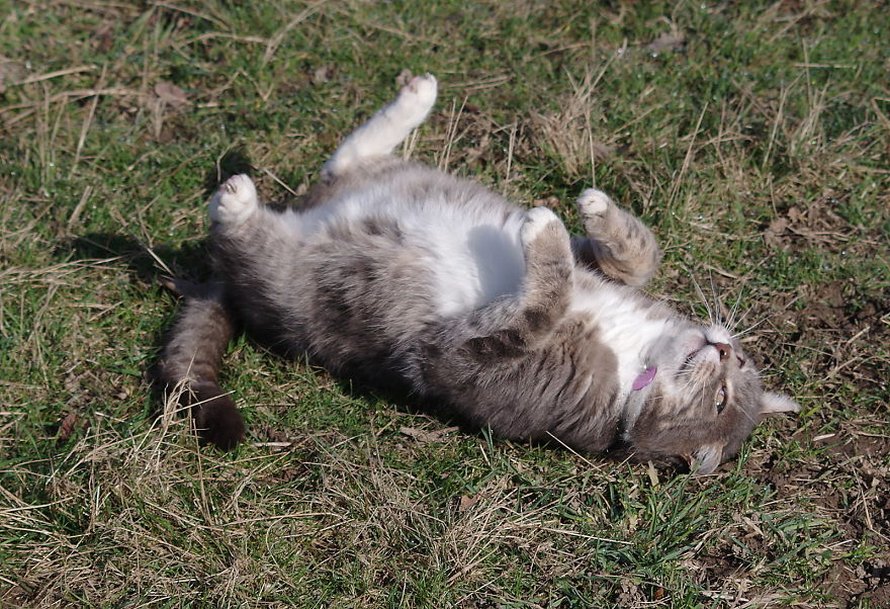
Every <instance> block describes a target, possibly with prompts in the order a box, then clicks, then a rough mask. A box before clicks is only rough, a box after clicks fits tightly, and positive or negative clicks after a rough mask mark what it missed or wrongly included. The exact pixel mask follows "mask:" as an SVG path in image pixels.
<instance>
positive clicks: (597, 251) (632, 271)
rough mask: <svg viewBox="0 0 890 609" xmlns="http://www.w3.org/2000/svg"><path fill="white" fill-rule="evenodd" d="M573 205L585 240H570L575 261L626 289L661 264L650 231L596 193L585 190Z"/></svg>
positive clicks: (646, 277)
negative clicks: (598, 270)
mask: <svg viewBox="0 0 890 609" xmlns="http://www.w3.org/2000/svg"><path fill="white" fill-rule="evenodd" d="M577 205H578V211H579V213H580V215H581V219H582V220H583V221H584V228H585V230H586V232H587V237H575V238H573V241H572V248H573V250H574V252H575V255H576V257H577V258H578V259H579V260H581V261H582V262H585V263H586V264H590V265H592V266H595V267H597V268H599V269H600V270H601V271H602V272H603V273H605V274H606V275H608V276H609V277H611V278H612V279H615V280H617V281H620V282H622V283H626V284H628V285H634V286H640V285H643V284H645V283H646V282H647V281H649V279H650V278H651V277H652V276H653V275H654V274H655V271H657V270H658V263H659V262H660V260H661V251H660V250H659V249H658V244H657V243H656V241H655V236H654V235H653V234H652V231H650V230H649V228H648V227H647V226H646V225H645V224H643V223H642V222H641V221H640V220H639V218H637V217H636V216H634V215H632V214H630V213H628V212H626V211H624V210H623V209H621V208H620V207H618V206H617V205H615V203H614V202H613V201H612V199H611V198H609V196H608V195H607V194H606V193H604V192H602V191H600V190H596V189H593V188H589V189H587V190H585V191H584V192H583V193H581V196H580V197H578V201H577Z"/></svg>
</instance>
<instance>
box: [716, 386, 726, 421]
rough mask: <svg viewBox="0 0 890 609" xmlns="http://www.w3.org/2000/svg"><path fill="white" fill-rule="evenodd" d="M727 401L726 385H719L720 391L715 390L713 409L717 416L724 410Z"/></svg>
mask: <svg viewBox="0 0 890 609" xmlns="http://www.w3.org/2000/svg"><path fill="white" fill-rule="evenodd" d="M728 401H729V400H728V398H727V395H726V385H721V386H720V389H719V390H717V395H716V396H714V407H715V408H716V409H717V414H720V413H721V412H723V409H724V408H726V402H728Z"/></svg>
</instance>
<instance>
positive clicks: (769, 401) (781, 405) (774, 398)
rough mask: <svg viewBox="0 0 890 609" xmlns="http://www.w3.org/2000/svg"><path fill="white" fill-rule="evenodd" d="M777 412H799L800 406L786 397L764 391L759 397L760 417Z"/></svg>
mask: <svg viewBox="0 0 890 609" xmlns="http://www.w3.org/2000/svg"><path fill="white" fill-rule="evenodd" d="M778 412H800V406H798V404H797V402H795V401H794V400H792V399H791V398H789V397H788V396H787V395H783V394H781V393H772V392H770V391H764V392H763V395H761V396H760V416H765V415H768V414H775V413H778Z"/></svg>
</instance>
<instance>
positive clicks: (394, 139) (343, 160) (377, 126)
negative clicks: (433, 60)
mask: <svg viewBox="0 0 890 609" xmlns="http://www.w3.org/2000/svg"><path fill="white" fill-rule="evenodd" d="M436 91H437V84H436V79H435V77H433V75H432V74H427V75H425V76H415V77H414V78H413V79H412V80H411V82H409V83H408V84H407V85H405V87H403V88H402V90H401V91H400V92H399V95H398V97H396V99H395V100H394V101H392V102H390V103H389V104H388V105H386V106H384V107H383V108H382V109H380V110H378V111H377V113H376V114H374V116H372V117H371V119H370V120H369V121H368V122H366V123H365V124H364V125H362V126H361V127H359V128H358V129H356V130H355V131H353V132H352V133H351V134H350V135H349V136H348V137H347V138H346V139H345V140H344V141H343V143H342V144H340V147H339V148H337V150H336V152H334V154H333V156H331V158H330V159H329V160H328V162H327V163H325V165H324V167H323V168H322V170H321V173H322V178H324V179H330V178H336V177H337V176H339V175H341V174H343V173H345V172H347V171H349V169H350V168H352V167H353V166H354V165H356V164H357V163H360V162H362V161H363V160H367V159H373V158H379V157H383V156H387V155H389V154H391V153H392V151H393V150H394V149H395V147H396V146H398V145H399V144H401V143H402V142H403V141H405V138H407V137H408V135H410V133H411V131H412V130H414V129H415V128H417V127H418V126H420V124H421V123H423V121H424V119H426V117H427V115H428V114H429V113H430V110H431V109H432V107H433V104H434V103H435V102H436Z"/></svg>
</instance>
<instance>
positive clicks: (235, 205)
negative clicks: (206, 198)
mask: <svg viewBox="0 0 890 609" xmlns="http://www.w3.org/2000/svg"><path fill="white" fill-rule="evenodd" d="M258 204H259V201H258V200H257V193H256V186H255V185H254V183H253V180H251V179H250V177H249V176H247V175H245V174H243V173H242V174H238V175H234V176H232V177H231V178H229V179H228V180H226V181H225V182H223V184H222V186H220V187H219V190H217V191H216V194H214V195H213V198H212V199H211V200H210V219H211V220H212V221H213V222H218V223H220V224H225V225H228V226H237V225H239V224H241V223H242V222H244V221H245V220H246V219H247V218H248V217H249V216H250V215H251V214H252V213H253V211H254V210H255V209H256V207H257V205H258Z"/></svg>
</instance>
